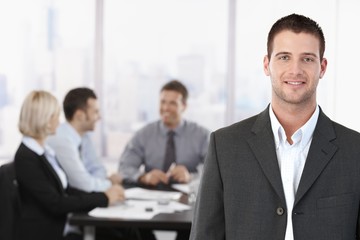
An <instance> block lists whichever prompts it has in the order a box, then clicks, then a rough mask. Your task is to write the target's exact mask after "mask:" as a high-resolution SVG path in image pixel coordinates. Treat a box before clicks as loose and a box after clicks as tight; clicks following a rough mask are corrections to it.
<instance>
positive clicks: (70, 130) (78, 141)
mask: <svg viewBox="0 0 360 240" xmlns="http://www.w3.org/2000/svg"><path fill="white" fill-rule="evenodd" d="M63 127H64V128H65V129H66V131H67V133H68V134H69V136H70V138H71V139H72V140H73V141H74V144H75V146H80V144H81V136H80V134H79V133H78V132H77V131H76V130H75V128H74V127H73V126H72V125H71V124H70V123H68V122H64V123H63Z"/></svg>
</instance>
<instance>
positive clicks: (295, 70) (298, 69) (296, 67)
mask: <svg viewBox="0 0 360 240" xmlns="http://www.w3.org/2000/svg"><path fill="white" fill-rule="evenodd" d="M290 72H291V73H292V74H294V75H298V74H301V73H302V72H303V70H302V62H301V61H300V60H293V61H291V63H290Z"/></svg>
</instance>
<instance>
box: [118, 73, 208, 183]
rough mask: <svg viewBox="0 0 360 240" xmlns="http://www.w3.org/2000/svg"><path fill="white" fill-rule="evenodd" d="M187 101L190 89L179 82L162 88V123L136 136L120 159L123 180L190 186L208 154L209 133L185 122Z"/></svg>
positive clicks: (141, 130) (140, 131)
mask: <svg viewBox="0 0 360 240" xmlns="http://www.w3.org/2000/svg"><path fill="white" fill-rule="evenodd" d="M187 97H188V92H187V89H186V87H185V86H184V85H183V84H182V83H180V82H179V81H176V80H174V81H170V82H168V83H167V84H165V85H164V86H163V87H162V89H161V91H160V118H161V119H160V120H158V121H156V122H153V123H150V124H148V125H146V126H145V127H143V128H142V129H140V130H139V131H138V132H136V133H135V135H134V137H133V138H132V139H131V140H130V142H129V143H128V144H127V146H126V147H125V150H124V152H123V154H122V156H121V158H120V166H119V171H120V172H121V174H122V176H123V177H124V180H126V181H131V182H137V183H140V184H144V185H148V186H156V185H158V184H161V183H162V184H168V183H169V182H170V181H173V182H178V183H188V182H189V181H190V180H191V177H192V175H193V174H196V172H197V169H198V166H199V165H201V164H202V163H203V161H204V158H205V155H206V153H207V147H208V142H209V134H210V132H209V130H207V129H205V128H204V127H201V126H199V125H197V124H196V123H194V122H191V121H188V120H184V119H182V114H183V113H184V111H185V109H186V100H187ZM141 166H144V167H145V171H144V172H143V171H141V170H140V169H141V168H140V167H141Z"/></svg>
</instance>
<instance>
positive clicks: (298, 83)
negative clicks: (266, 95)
mask: <svg viewBox="0 0 360 240" xmlns="http://www.w3.org/2000/svg"><path fill="white" fill-rule="evenodd" d="M285 83H287V84H290V85H294V86H296V85H301V84H305V82H291V81H285Z"/></svg>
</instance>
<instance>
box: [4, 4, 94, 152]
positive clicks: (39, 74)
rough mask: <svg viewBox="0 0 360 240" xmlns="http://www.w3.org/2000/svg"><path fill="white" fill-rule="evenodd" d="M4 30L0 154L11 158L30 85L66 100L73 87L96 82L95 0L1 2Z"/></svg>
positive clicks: (30, 88) (18, 139)
mask: <svg viewBox="0 0 360 240" xmlns="http://www.w3.org/2000/svg"><path fill="white" fill-rule="evenodd" d="M80 13H81V14H80ZM0 32H1V41H0V53H1V54H0V123H1V124H0V158H5V159H11V158H12V157H13V154H14V153H15V150H16V148H17V146H18V144H19V141H20V134H19V132H18V129H17V121H18V116H19V110H20V106H21V103H22V101H23V99H24V97H25V95H26V94H27V93H28V92H29V91H30V90H32V89H45V90H49V91H51V92H53V93H54V94H55V95H56V96H57V97H58V98H59V100H62V97H63V95H64V93H65V92H66V91H68V90H69V89H70V88H72V87H75V86H79V85H88V86H92V85H93V77H92V73H91V68H92V62H93V35H94V33H93V32H94V4H91V2H89V1H87V0H76V1H71V0H59V1H49V0H34V1H25V0H12V1H0Z"/></svg>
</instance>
